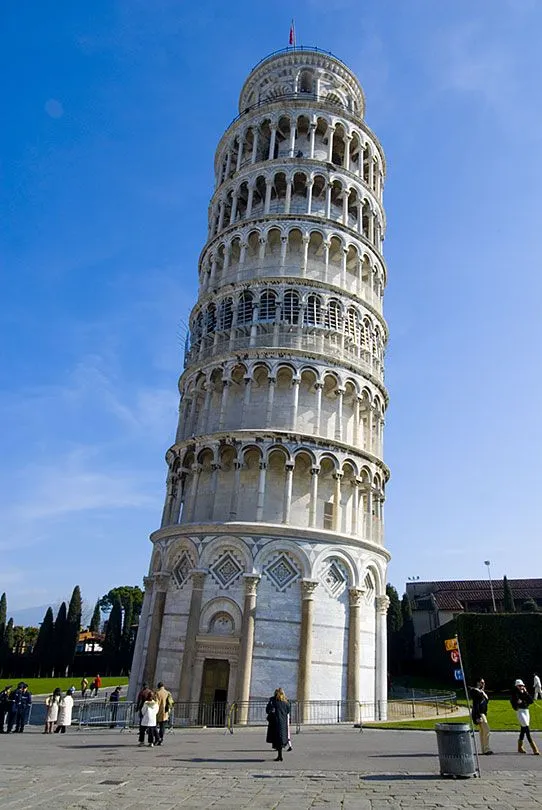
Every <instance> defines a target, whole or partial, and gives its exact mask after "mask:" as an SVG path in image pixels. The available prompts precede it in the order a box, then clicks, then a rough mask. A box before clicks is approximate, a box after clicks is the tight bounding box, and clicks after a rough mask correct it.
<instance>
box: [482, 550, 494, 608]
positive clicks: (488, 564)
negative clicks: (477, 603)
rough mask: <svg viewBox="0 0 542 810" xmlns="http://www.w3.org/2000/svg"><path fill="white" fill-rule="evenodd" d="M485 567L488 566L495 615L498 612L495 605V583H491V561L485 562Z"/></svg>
mask: <svg viewBox="0 0 542 810" xmlns="http://www.w3.org/2000/svg"><path fill="white" fill-rule="evenodd" d="M484 565H487V575H488V578H489V589H490V591H491V601H492V602H493V613H496V612H497V605H496V604H495V594H494V593H493V583H492V581H491V568H490V566H491V561H490V560H484Z"/></svg>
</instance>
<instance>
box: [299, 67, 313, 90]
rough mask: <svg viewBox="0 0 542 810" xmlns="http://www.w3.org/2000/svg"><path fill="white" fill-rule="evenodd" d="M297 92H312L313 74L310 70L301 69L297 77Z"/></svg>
mask: <svg viewBox="0 0 542 810" xmlns="http://www.w3.org/2000/svg"><path fill="white" fill-rule="evenodd" d="M299 92H300V93H313V92H314V76H313V74H312V71H311V70H303V71H302V72H301V75H300V77H299Z"/></svg>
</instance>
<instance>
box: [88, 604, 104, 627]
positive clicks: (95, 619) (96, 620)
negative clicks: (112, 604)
mask: <svg viewBox="0 0 542 810" xmlns="http://www.w3.org/2000/svg"><path fill="white" fill-rule="evenodd" d="M101 623H102V611H101V610H100V600H99V599H98V601H97V602H96V604H95V605H94V613H93V614H92V619H91V620H90V624H89V628H88V629H89V630H90V632H91V633H99V632H100V625H101Z"/></svg>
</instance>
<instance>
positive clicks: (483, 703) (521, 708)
mask: <svg viewBox="0 0 542 810" xmlns="http://www.w3.org/2000/svg"><path fill="white" fill-rule="evenodd" d="M470 692H471V698H472V712H471V713H472V721H473V723H475V725H477V726H478V731H479V733H480V748H481V750H482V754H492V753H493V751H492V750H491V747H490V745H489V723H488V721H487V709H488V704H489V697H488V694H487V692H486V683H485V681H484V679H483V678H479V679H478V681H477V682H476V686H475V687H472V689H471V690H470ZM533 692H534V695H533V696H531V695H530V694H529V693H528V691H527V687H526V686H525V683H524V682H523V681H522V680H521V678H518V679H517V680H516V681H515V683H514V689H513V691H512V696H511V698H510V703H511V704H512V708H513V709H514V711H515V712H516V717H517V719H518V723H519V739H518V754H526V753H527V751H526V750H525V746H524V745H523V741H524V740H525V738H526V739H527V742H528V743H529V745H530V746H531V750H532V752H533V754H534V755H535V756H539V755H540V751H539V750H538V747H537V745H536V743H535V742H534V740H533V738H532V737H531V729H530V724H531V717H530V712H529V706H531V705H532V703H533V702H534V701H535V700H536V699H537V698H540V697H542V684H541V682H540V678H539V676H538V675H535V676H534V682H533Z"/></svg>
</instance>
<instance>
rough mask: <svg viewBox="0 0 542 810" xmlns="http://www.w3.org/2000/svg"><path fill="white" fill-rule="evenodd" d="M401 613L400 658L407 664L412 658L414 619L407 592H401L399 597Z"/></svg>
mask: <svg viewBox="0 0 542 810" xmlns="http://www.w3.org/2000/svg"><path fill="white" fill-rule="evenodd" d="M401 614H402V617H403V627H402V628H401V637H402V641H403V643H402V658H403V663H404V664H405V665H406V666H407V668H408V666H409V665H410V664H411V662H412V661H413V660H414V639H415V633H414V620H413V618H412V605H411V604H410V599H409V598H408V596H407V594H406V593H404V594H403V598H402V599H401Z"/></svg>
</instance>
